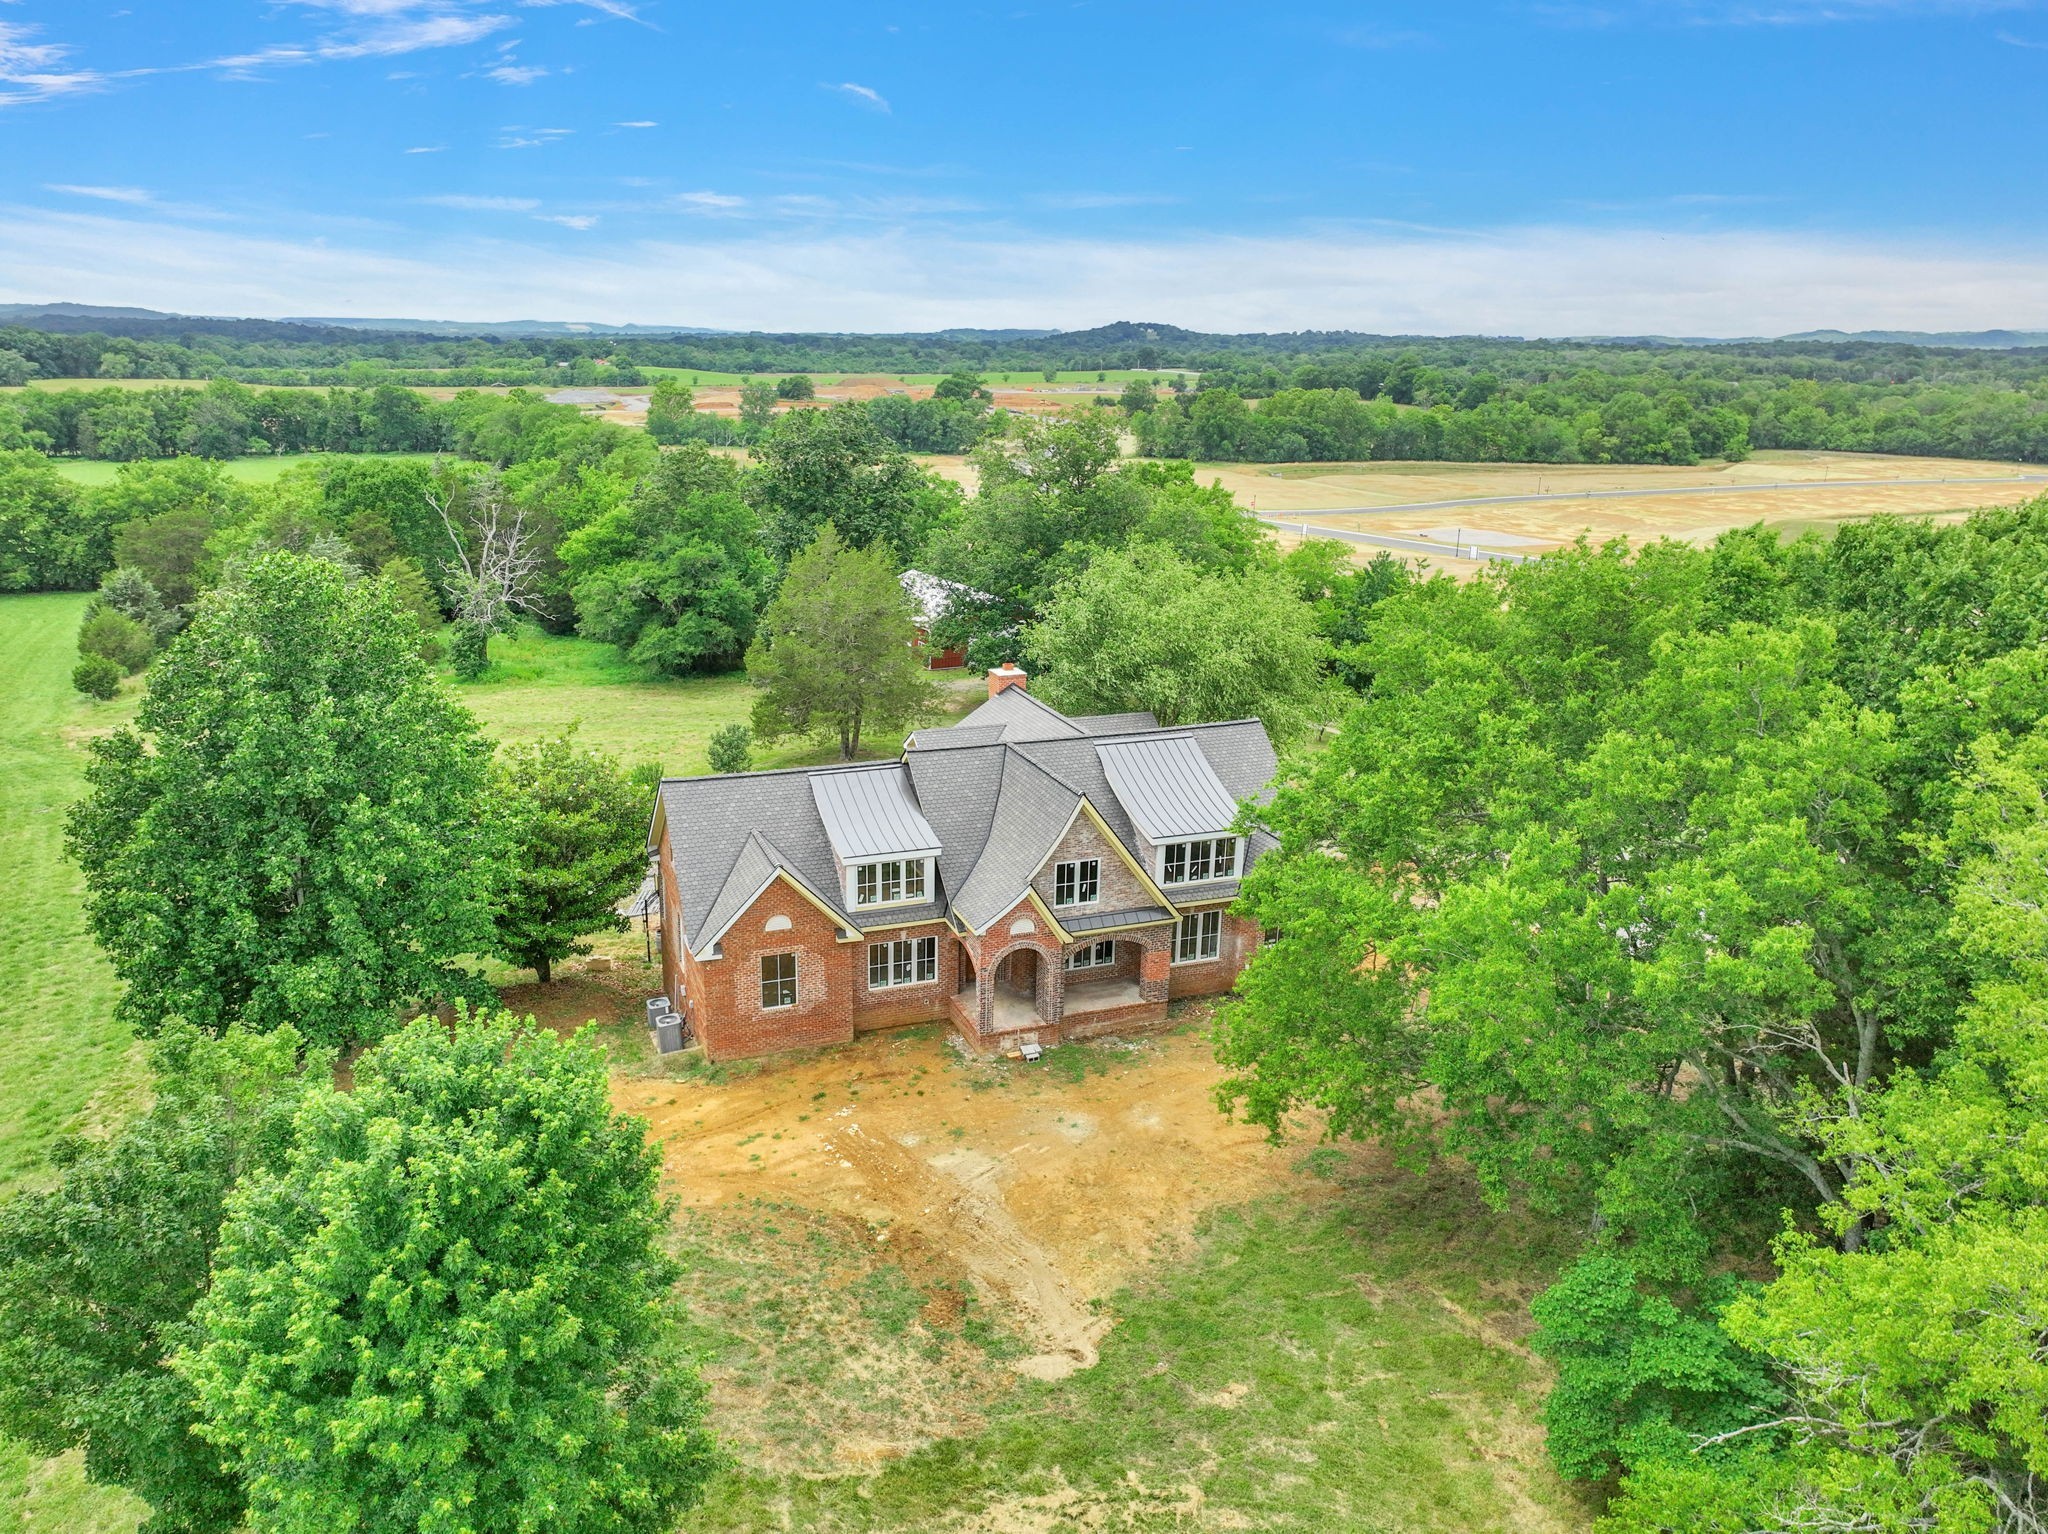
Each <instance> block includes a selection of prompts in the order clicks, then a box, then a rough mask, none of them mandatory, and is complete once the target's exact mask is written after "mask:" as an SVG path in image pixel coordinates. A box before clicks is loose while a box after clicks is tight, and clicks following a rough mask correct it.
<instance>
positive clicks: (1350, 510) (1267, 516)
mask: <svg viewBox="0 0 2048 1534" xmlns="http://www.w3.org/2000/svg"><path fill="white" fill-rule="evenodd" d="M2032 484H2048V474H2001V475H1995V476H1990V477H1984V478H1943V479H1813V480H1783V481H1775V482H1772V483H1769V484H1746V485H1672V486H1668V487H1666V488H1663V489H1656V488H1650V489H1643V490H1577V491H1570V490H1564V491H1558V490H1553V491H1548V492H1545V493H1543V494H1539V495H1474V496H1465V497H1462V498H1460V499H1458V500H1452V501H1405V502H1402V503H1400V504H1398V505H1391V506H1319V507H1315V508H1309V507H1303V508H1302V509H1301V510H1299V511H1294V512H1287V513H1282V512H1267V511H1261V512H1256V513H1254V515H1255V516H1257V517H1258V519H1259V520H1260V521H1261V522H1270V523H1272V524H1273V525H1275V526H1277V527H1294V528H1297V529H1299V530H1301V531H1302V533H1303V534H1304V535H1305V536H1307V537H1311V538H1336V539H1340V540H1342V541H1343V542H1345V543H1363V544H1369V545H1371V546H1372V547H1374V548H1383V549H1399V550H1403V551H1413V552H1418V553H1423V554H1452V555H1453V556H1454V557H1456V558H1460V559H1501V560H1507V561H1509V562H1510V563H1513V564H1520V563H1522V562H1523V561H1524V560H1526V559H1531V558H1534V557H1535V556H1534V555H1529V554H1510V553H1507V552H1505V551H1503V550H1499V549H1488V548H1482V547H1479V546H1477V545H1467V544H1460V545H1457V546H1455V547H1452V546H1448V545H1445V544H1441V543H1435V542H1432V541H1431V540H1429V539H1426V538H1403V537H1400V536H1398V535H1397V534H1393V533H1364V532H1359V531H1356V530H1355V529H1352V528H1347V527H1318V526H1315V525H1314V524H1312V523H1308V522H1305V521H1303V520H1302V519H1303V518H1305V517H1370V516H1378V515H1380V514H1381V513H1382V512H1390V511H1455V510H1459V509H1461V508H1463V507H1466V506H1525V505H1528V504H1530V503H1532V502H1541V501H1632V500H1636V499H1638V498H1639V497H1644V496H1662V495H1740V494H1747V493H1749V492H1752V491H1757V490H1813V489H1823V490H1859V489H1860V490H1874V489H1882V488H1884V487H1887V486H1891V485H2032Z"/></svg>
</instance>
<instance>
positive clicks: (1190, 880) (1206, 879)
mask: <svg viewBox="0 0 2048 1534" xmlns="http://www.w3.org/2000/svg"><path fill="white" fill-rule="evenodd" d="M1159 850H1160V857H1159V882H1160V883H1161V884H1208V883H1211V882H1212V881H1214V880H1217V879H1235V878H1236V877H1237V838H1236V837H1234V836H1218V837H1203V838H1201V839H1199V840H1197V841H1191V842H1168V843H1167V844H1166V845H1165V846H1164V847H1162V848H1160V849H1159Z"/></svg>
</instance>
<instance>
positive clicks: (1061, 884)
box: [1052, 858, 1102, 906]
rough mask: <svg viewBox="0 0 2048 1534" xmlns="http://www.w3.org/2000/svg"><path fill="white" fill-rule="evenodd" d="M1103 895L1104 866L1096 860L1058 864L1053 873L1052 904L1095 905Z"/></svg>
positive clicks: (1084, 859) (1083, 859)
mask: <svg viewBox="0 0 2048 1534" xmlns="http://www.w3.org/2000/svg"><path fill="white" fill-rule="evenodd" d="M1101 893H1102V864H1101V862H1100V860H1098V859H1096V858H1082V859H1080V860H1079V861H1078V862H1073V863H1058V864H1055V865H1054V866H1053V871H1052V903H1053V904H1054V905H1056V906H1059V905H1093V904H1094V903H1095V902H1096V900H1097V899H1098V898H1099V897H1100V895H1101Z"/></svg>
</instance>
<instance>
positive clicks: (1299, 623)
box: [1024, 544, 1331, 742]
mask: <svg viewBox="0 0 2048 1534" xmlns="http://www.w3.org/2000/svg"><path fill="white" fill-rule="evenodd" d="M1024 645H1025V650H1026V652H1027V653H1028V656H1029V659H1030V661H1031V664H1032V669H1033V672H1034V674H1035V676H1036V677H1037V678H1039V679H1040V680H1041V681H1042V683H1043V687H1044V691H1045V693H1046V696H1047V698H1048V700H1049V701H1051V702H1052V703H1053V704H1054V705H1055V706H1057V707H1059V708H1062V709H1065V710H1066V711H1068V712H1069V713H1119V712H1124V711H1129V710H1144V711H1147V712H1150V713H1152V714H1155V715H1157V716H1158V719H1159V722H1160V723H1161V724H1168V725H1173V724H1193V723H1198V722H1200V721H1203V720H1212V719H1252V718H1256V719H1261V720H1263V721H1264V722H1265V724H1266V728H1267V729H1268V731H1270V732H1271V734H1272V735H1273V737H1274V738H1275V739H1276V740H1279V741H1283V742H1284V741H1289V740H1292V739H1295V738H1296V737H1298V736H1300V735H1301V734H1302V733H1303V731H1305V730H1306V729H1307V728H1308V727H1309V726H1310V725H1311V724H1313V723H1315V722H1317V721H1318V720H1319V719H1321V718H1323V717H1324V716H1325V714H1326V713H1327V711H1328V709H1329V707H1330V706H1331V698H1330V693H1329V687H1328V684H1327V682H1326V681H1325V678H1324V674H1323V645H1322V641H1321V640H1320V638H1319V637H1318V636H1317V634H1316V630H1315V615H1314V613H1313V611H1312V610H1311V609H1310V608H1309V606H1308V604H1306V603H1305V602H1303V601H1302V600H1301V599H1300V597H1299V596H1298V595H1297V594H1296V593H1295V590H1294V588H1293V585H1292V583H1291V582H1289V581H1288V580H1287V579H1286V578H1285V577H1284V576H1281V575H1279V574H1277V573H1274V572H1271V571H1265V570H1253V571H1248V572H1247V573H1245V574H1242V575H1237V574H1231V573H1229V572H1227V571H1219V572H1215V573H1207V572H1204V571H1202V570H1201V569H1199V568H1198V567H1196V566H1194V565H1191V564H1189V563H1188V562H1187V561H1186V560H1185V559H1182V558H1181V557H1180V556H1179V555H1178V554H1176V553H1175V552H1173V550H1171V549H1169V548H1166V547H1164V546H1163V545H1158V544H1136V545H1133V546H1132V547H1131V548H1129V549H1126V550H1114V551H1110V552H1106V553H1102V554H1098V555H1097V556H1096V557H1095V558H1094V559H1092V560H1091V561H1090V562H1089V563H1088V565H1087V567H1086V568H1085V569H1083V570H1081V571H1080V572H1079V573H1077V574H1075V575H1072V576H1069V577H1068V578H1067V579H1066V580H1064V581H1062V582H1061V583H1060V584H1059V585H1058V586H1056V587H1055V588H1054V589H1053V594H1052V598H1051V600H1050V601H1049V602H1048V603H1047V605H1046V610H1045V616H1044V618H1043V619H1041V620H1040V621H1039V622H1038V623H1036V624H1033V625H1032V626H1031V627H1030V628H1028V629H1026V630H1025V633H1024Z"/></svg>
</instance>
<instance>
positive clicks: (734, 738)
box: [707, 724, 754, 772]
mask: <svg viewBox="0 0 2048 1534" xmlns="http://www.w3.org/2000/svg"><path fill="white" fill-rule="evenodd" d="M707 759H708V760H709V762H710V764H711V770H712V771H713V772H747V771H749V770H751V769H752V767H753V765H754V732H753V731H752V730H750V729H748V728H747V727H746V726H745V725H743V724H724V725H720V726H719V727H718V728H717V729H715V730H713V731H712V732H711V749H710V751H709V752H708V753H707Z"/></svg>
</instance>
